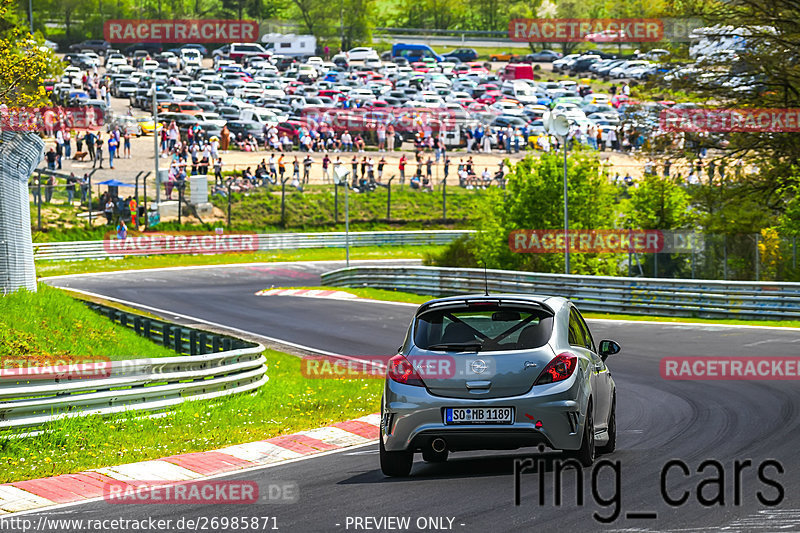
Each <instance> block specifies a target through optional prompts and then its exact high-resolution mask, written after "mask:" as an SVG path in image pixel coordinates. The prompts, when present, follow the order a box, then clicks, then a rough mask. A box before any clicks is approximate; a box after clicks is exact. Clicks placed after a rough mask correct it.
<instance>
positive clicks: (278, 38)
mask: <svg viewBox="0 0 800 533" xmlns="http://www.w3.org/2000/svg"><path fill="white" fill-rule="evenodd" d="M261 42H262V43H263V44H264V48H266V49H267V50H268V51H270V52H272V53H273V54H280V55H283V56H291V57H311V56H314V55H317V38H316V37H314V36H313V35H295V34H294V33H286V34H284V33H267V34H265V35H264V36H263V37H261Z"/></svg>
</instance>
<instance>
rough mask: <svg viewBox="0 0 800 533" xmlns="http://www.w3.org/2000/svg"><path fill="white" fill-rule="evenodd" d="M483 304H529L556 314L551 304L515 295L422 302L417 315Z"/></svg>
mask: <svg viewBox="0 0 800 533" xmlns="http://www.w3.org/2000/svg"><path fill="white" fill-rule="evenodd" d="M481 305H496V306H498V307H502V306H504V305H507V306H528V307H535V308H537V309H540V310H542V311H545V312H547V313H548V314H550V315H555V312H554V311H553V309H552V308H550V307H549V306H547V305H545V304H543V303H542V302H536V301H532V300H529V299H527V298H524V297H514V296H480V297H465V298H457V297H456V298H453V299H446V300H433V301H430V302H427V303H424V304H422V305H421V306H420V307H419V309H417V314H416V316H421V315H423V314H425V313H427V312H429V311H434V310H437V309H446V308H448V307H465V306H466V307H480V306H481Z"/></svg>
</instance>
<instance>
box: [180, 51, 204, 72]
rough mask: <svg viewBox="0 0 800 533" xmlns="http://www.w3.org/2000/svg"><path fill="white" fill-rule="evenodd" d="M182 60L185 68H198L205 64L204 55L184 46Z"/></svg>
mask: <svg viewBox="0 0 800 533" xmlns="http://www.w3.org/2000/svg"><path fill="white" fill-rule="evenodd" d="M181 62H182V63H183V68H184V70H187V71H188V70H193V69H198V68H201V67H202V66H203V56H202V55H200V52H198V51H197V50H194V49H192V48H184V49H183V50H181Z"/></svg>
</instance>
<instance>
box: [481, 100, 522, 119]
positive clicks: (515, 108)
mask: <svg viewBox="0 0 800 533" xmlns="http://www.w3.org/2000/svg"><path fill="white" fill-rule="evenodd" d="M489 109H493V110H495V111H497V112H498V113H500V114H501V115H522V111H523V109H522V107H521V106H520V105H519V104H518V103H517V102H512V101H510V100H498V101H496V102H495V103H493V104H492V105H490V106H489Z"/></svg>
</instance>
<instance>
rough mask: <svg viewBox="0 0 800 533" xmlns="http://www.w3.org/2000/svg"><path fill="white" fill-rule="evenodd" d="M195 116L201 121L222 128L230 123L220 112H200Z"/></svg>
mask: <svg viewBox="0 0 800 533" xmlns="http://www.w3.org/2000/svg"><path fill="white" fill-rule="evenodd" d="M195 117H197V119H198V120H199V121H200V122H208V123H210V124H213V125H215V126H217V127H218V128H222V127H223V126H225V124H227V123H228V121H227V120H225V119H224V118H222V117H221V116H219V114H218V113H198V114H196V115H195Z"/></svg>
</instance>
